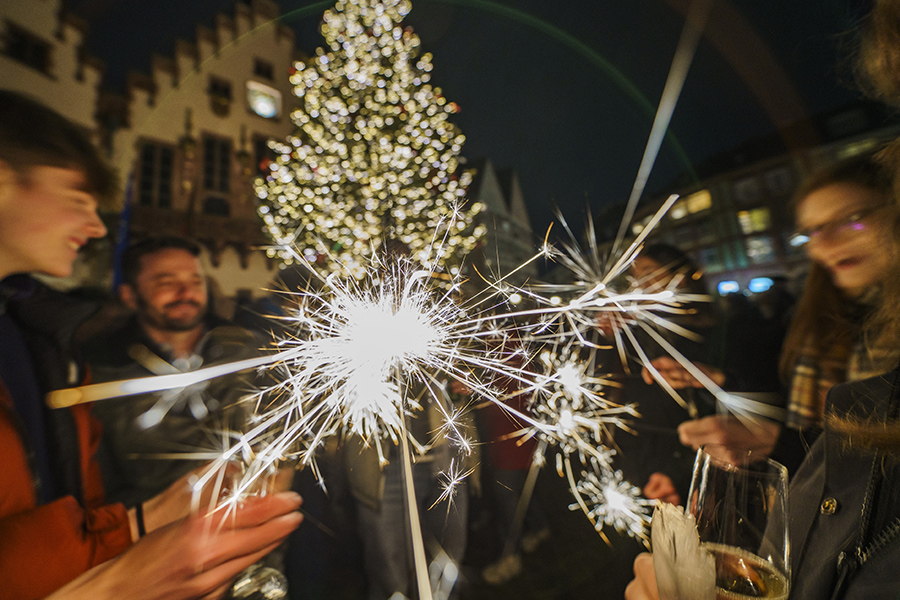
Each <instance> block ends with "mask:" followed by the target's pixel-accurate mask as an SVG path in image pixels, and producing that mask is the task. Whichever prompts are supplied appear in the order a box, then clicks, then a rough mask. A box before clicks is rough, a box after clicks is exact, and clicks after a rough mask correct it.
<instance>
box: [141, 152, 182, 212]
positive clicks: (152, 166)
mask: <svg viewBox="0 0 900 600" xmlns="http://www.w3.org/2000/svg"><path fill="white" fill-rule="evenodd" d="M174 155H175V151H174V150H173V149H172V147H171V146H166V145H164V144H158V143H155V142H142V143H141V146H140V150H139V154H138V160H139V161H140V164H139V165H138V173H139V179H138V181H137V200H138V204H140V205H141V206H155V207H158V208H171V207H172V165H173V162H174Z"/></svg>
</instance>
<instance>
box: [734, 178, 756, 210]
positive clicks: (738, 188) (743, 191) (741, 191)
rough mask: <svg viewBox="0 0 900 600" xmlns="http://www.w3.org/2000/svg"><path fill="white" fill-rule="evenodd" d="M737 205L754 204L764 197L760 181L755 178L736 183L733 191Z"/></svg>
mask: <svg viewBox="0 0 900 600" xmlns="http://www.w3.org/2000/svg"><path fill="white" fill-rule="evenodd" d="M732 191H733V194H734V202H735V204H753V203H755V202H758V201H759V199H760V197H761V196H762V189H760V185H759V181H758V180H757V179H756V178H755V177H746V178H744V179H741V180H739V181H736V182H735V183H734V187H733V189H732Z"/></svg>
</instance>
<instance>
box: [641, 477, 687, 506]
mask: <svg viewBox="0 0 900 600" xmlns="http://www.w3.org/2000/svg"><path fill="white" fill-rule="evenodd" d="M643 493H644V497H645V498H647V499H648V500H661V501H662V502H668V503H669V504H674V505H675V506H678V505H679V504H681V496H679V495H678V492H677V491H676V490H675V484H674V483H672V478H671V477H669V476H668V475H666V474H665V473H653V474H651V475H650V478H649V479H648V480H647V485H645V486H644V489H643Z"/></svg>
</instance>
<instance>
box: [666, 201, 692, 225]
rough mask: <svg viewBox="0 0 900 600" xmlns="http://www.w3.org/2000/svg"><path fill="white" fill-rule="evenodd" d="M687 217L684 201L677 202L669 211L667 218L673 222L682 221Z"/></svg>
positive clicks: (686, 207)
mask: <svg viewBox="0 0 900 600" xmlns="http://www.w3.org/2000/svg"><path fill="white" fill-rule="evenodd" d="M687 215H688V206H687V202H686V201H685V200H679V201H678V202H676V203H675V204H673V205H672V210H670V211H669V216H670V217H672V218H673V219H674V220H676V221H677V220H678V219H683V218H685V217H686V216H687Z"/></svg>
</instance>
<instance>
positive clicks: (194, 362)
mask: <svg viewBox="0 0 900 600" xmlns="http://www.w3.org/2000/svg"><path fill="white" fill-rule="evenodd" d="M122 275H123V280H124V282H123V284H122V285H121V286H120V287H119V298H120V300H121V301H122V303H123V304H125V305H126V306H127V307H129V308H130V309H132V310H133V311H134V314H133V315H132V316H131V318H130V319H128V321H126V322H125V323H124V324H123V325H122V326H121V327H118V328H116V329H114V330H112V331H109V332H106V333H104V334H102V335H100V336H99V337H96V338H94V339H92V340H89V341H88V343H87V345H86V348H85V356H86V358H87V362H88V364H89V365H90V366H91V373H92V375H93V379H94V381H95V382H97V383H100V382H105V381H119V380H123V379H135V378H138V377H149V376H151V375H162V374H166V373H169V372H176V371H188V370H194V369H197V368H200V367H207V366H211V365H214V364H219V363H223V362H233V361H237V360H242V359H246V358H252V357H255V356H259V343H258V342H257V340H256V338H255V337H254V335H253V334H252V333H251V332H249V331H247V330H246V329H242V328H240V327H236V326H235V325H233V324H232V323H230V322H228V321H225V320H224V319H221V318H219V317H217V316H215V315H213V314H211V312H210V311H209V310H208V308H209V297H208V295H207V288H206V277H205V275H204V273H203V266H202V264H201V262H200V247H199V246H198V245H197V244H195V243H194V242H193V241H191V240H188V239H185V238H180V237H172V236H165V237H156V238H148V239H146V240H142V241H140V242H138V243H136V244H133V245H132V246H130V247H129V248H128V249H127V250H126V252H125V255H124V257H123V261H122ZM250 377H251V375H248V374H246V373H237V374H232V375H227V376H224V377H220V378H217V379H216V380H215V381H212V382H209V383H208V384H206V383H204V384H196V385H193V386H190V387H188V388H186V389H185V390H182V391H181V392H180V393H178V394H171V393H166V394H139V395H132V396H126V397H123V398H115V399H111V400H106V401H104V402H99V403H97V404H96V405H95V407H94V415H95V416H97V417H98V418H99V419H100V420H101V421H102V423H103V428H104V433H103V442H102V446H101V448H102V450H101V464H102V470H103V479H104V483H105V485H106V489H107V494H108V495H109V497H110V498H111V499H113V500H117V501H120V502H123V503H125V505H126V506H136V505H137V504H139V503H141V502H144V501H146V500H147V499H149V498H151V497H153V496H155V495H157V494H159V493H160V492H162V491H163V490H165V489H166V488H167V487H168V486H169V485H171V484H172V483H173V482H175V481H176V480H177V479H178V478H180V477H181V476H183V475H184V474H186V473H187V472H188V471H190V470H191V469H192V468H195V467H197V466H198V464H197V463H196V462H192V461H189V460H184V459H163V458H160V455H163V454H172V453H184V452H185V451H189V450H191V449H200V450H202V449H208V447H209V444H210V432H211V431H221V430H222V429H223V428H232V427H239V426H241V425H242V424H243V423H242V422H241V417H242V415H243V414H244V412H243V410H242V408H241V406H240V400H241V398H242V397H243V396H245V395H246V394H247V393H248V392H249V391H250V390H252V386H251V382H250V381H249V378H250Z"/></svg>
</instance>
